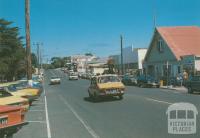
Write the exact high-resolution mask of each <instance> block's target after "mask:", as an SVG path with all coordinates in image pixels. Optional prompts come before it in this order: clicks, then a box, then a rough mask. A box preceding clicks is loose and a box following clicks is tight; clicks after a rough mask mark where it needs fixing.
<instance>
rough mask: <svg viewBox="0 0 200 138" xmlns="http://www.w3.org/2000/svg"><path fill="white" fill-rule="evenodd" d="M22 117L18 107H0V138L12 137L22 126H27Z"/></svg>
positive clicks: (22, 114) (21, 110)
mask: <svg viewBox="0 0 200 138" xmlns="http://www.w3.org/2000/svg"><path fill="white" fill-rule="evenodd" d="M24 115H25V112H24V110H23V109H22V107H20V106H2V105H0V138H8V137H12V135H13V134H14V133H16V132H17V131H18V130H19V129H20V128H21V127H22V126H24V125H27V124H28V123H27V122H25V121H24Z"/></svg>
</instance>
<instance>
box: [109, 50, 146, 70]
mask: <svg viewBox="0 0 200 138" xmlns="http://www.w3.org/2000/svg"><path fill="white" fill-rule="evenodd" d="M146 52H147V49H146V48H133V46H131V47H125V48H123V67H124V70H125V72H126V73H128V72H136V71H140V73H142V71H143V60H144V58H145V55H146ZM110 58H111V59H113V60H114V63H117V64H116V65H115V66H116V67H117V69H118V70H120V69H121V68H120V66H121V56H120V55H112V56H110Z"/></svg>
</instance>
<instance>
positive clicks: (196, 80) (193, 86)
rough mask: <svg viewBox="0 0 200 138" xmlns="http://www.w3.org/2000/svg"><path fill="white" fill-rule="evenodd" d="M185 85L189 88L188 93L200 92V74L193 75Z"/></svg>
mask: <svg viewBox="0 0 200 138" xmlns="http://www.w3.org/2000/svg"><path fill="white" fill-rule="evenodd" d="M185 86H186V87H187V89H188V93H193V92H194V91H198V92H200V76H194V77H191V79H190V80H188V81H187V82H186V85H185Z"/></svg>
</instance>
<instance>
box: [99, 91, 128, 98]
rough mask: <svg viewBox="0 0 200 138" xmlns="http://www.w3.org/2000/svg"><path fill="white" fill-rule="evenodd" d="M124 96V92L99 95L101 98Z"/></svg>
mask: <svg viewBox="0 0 200 138" xmlns="http://www.w3.org/2000/svg"><path fill="white" fill-rule="evenodd" d="M121 95H124V92H116V93H99V96H100V97H107V96H121Z"/></svg>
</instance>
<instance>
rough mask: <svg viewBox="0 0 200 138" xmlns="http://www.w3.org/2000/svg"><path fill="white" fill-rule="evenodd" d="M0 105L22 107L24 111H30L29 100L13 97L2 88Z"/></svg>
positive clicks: (0, 88) (0, 89)
mask: <svg viewBox="0 0 200 138" xmlns="http://www.w3.org/2000/svg"><path fill="white" fill-rule="evenodd" d="M0 105H15V106H21V107H22V108H23V109H24V111H28V109H29V101H28V99H26V98H22V97H19V96H13V95H12V94H11V93H9V92H7V91H6V90H5V89H4V88H2V87H0Z"/></svg>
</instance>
